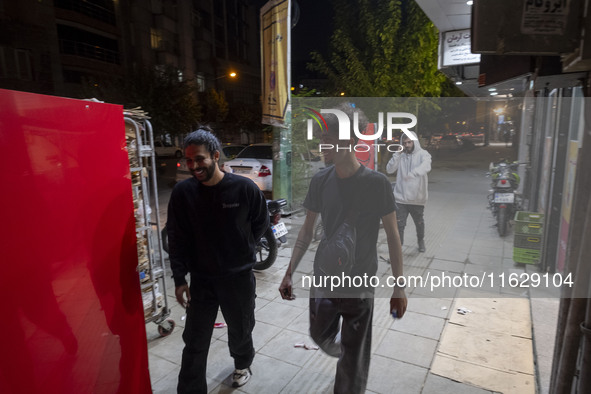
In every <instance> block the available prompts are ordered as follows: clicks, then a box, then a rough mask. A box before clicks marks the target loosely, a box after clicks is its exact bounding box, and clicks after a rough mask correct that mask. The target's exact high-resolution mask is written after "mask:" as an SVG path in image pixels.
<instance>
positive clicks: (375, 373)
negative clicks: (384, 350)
mask: <svg viewBox="0 0 591 394" xmlns="http://www.w3.org/2000/svg"><path fill="white" fill-rule="evenodd" d="M426 375H427V369H426V368H422V367H419V366H416V365H411V364H406V363H403V362H401V361H397V360H392V359H390V358H387V357H382V356H376V355H374V356H372V358H371V363H370V367H369V379H368V382H367V389H368V390H370V391H373V392H376V393H384V394H385V393H404V394H413V393H417V394H419V393H421V388H422V387H423V383H424V382H425V377H426Z"/></svg>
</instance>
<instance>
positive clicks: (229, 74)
mask: <svg viewBox="0 0 591 394" xmlns="http://www.w3.org/2000/svg"><path fill="white" fill-rule="evenodd" d="M236 77H238V73H237V72H236V71H230V72H229V73H228V74H226V75H222V76H219V77H216V78H215V80H218V79H222V78H232V79H233V78H236Z"/></svg>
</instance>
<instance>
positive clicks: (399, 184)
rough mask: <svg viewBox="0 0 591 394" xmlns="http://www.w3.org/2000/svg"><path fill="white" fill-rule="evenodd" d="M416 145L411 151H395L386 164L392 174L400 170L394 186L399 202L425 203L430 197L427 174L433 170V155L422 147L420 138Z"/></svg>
mask: <svg viewBox="0 0 591 394" xmlns="http://www.w3.org/2000/svg"><path fill="white" fill-rule="evenodd" d="M413 134H414V133H413ZM414 135H415V136H416V134H414ZM414 145H415V148H414V150H413V151H412V152H411V153H406V152H404V151H403V152H396V153H394V155H393V156H392V158H391V159H390V161H389V162H388V165H387V166H386V171H387V172H388V174H392V173H394V172H396V171H397V170H398V174H397V175H396V186H394V197H395V198H396V202H397V203H400V204H409V205H425V204H426V203H427V198H428V190H427V188H428V182H429V181H428V178H427V174H428V173H429V171H431V155H430V154H429V152H427V151H426V150H424V149H423V148H421V143H420V142H419V140H416V141H414Z"/></svg>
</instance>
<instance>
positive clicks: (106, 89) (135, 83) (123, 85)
mask: <svg viewBox="0 0 591 394" xmlns="http://www.w3.org/2000/svg"><path fill="white" fill-rule="evenodd" d="M83 95H84V97H96V98H97V99H99V100H101V101H105V102H109V103H113V104H121V105H123V106H124V107H125V108H131V107H137V106H140V107H141V108H142V109H143V110H144V111H146V112H147V113H148V115H149V116H150V122H151V123H152V127H153V128H154V132H155V134H166V133H170V134H173V135H174V134H183V133H187V132H189V131H191V130H194V128H195V126H196V125H197V124H198V123H199V121H200V119H201V107H200V105H199V103H198V101H197V98H196V95H195V84H194V81H192V80H182V79H181V78H180V76H179V72H178V70H177V69H175V68H174V67H172V66H165V67H159V68H147V67H139V68H138V69H136V70H131V71H129V72H128V73H127V75H126V76H125V77H124V78H112V77H104V78H97V79H92V80H87V81H85V83H84V84H83Z"/></svg>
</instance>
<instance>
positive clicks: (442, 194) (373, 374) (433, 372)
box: [146, 169, 555, 394]
mask: <svg viewBox="0 0 591 394" xmlns="http://www.w3.org/2000/svg"><path fill="white" fill-rule="evenodd" d="M484 172H485V170H481V169H461V170H457V169H434V170H433V171H432V173H431V175H430V186H429V187H430V189H429V193H430V195H429V203H428V205H427V208H426V211H425V218H426V227H427V234H426V244H427V252H426V253H418V252H417V246H416V237H415V236H414V234H413V232H414V225H413V224H412V220H410V218H409V225H408V226H407V235H406V239H407V244H406V245H404V247H403V255H404V265H405V275H406V276H408V275H419V276H422V277H423V278H426V276H427V275H437V274H439V275H442V274H448V275H463V274H464V273H465V274H468V275H477V276H479V277H481V275H482V274H483V273H484V274H489V273H494V274H495V275H496V274H497V273H500V272H502V271H503V270H505V271H506V272H516V273H521V272H525V271H531V270H532V269H535V268H533V267H523V266H521V267H517V266H515V265H514V263H513V261H512V235H511V234H510V235H508V236H507V237H506V238H505V239H502V238H500V237H499V236H498V234H497V232H496V228H495V227H494V221H493V218H492V215H491V214H490V211H488V210H486V209H485V207H486V205H487V204H486V203H487V201H486V195H487V191H488V187H489V180H488V179H487V178H485V177H484ZM302 220H303V218H302V217H301V216H295V217H292V218H290V219H286V223H287V224H288V227H289V229H290V240H291V243H293V240H295V237H296V236H297V231H298V229H299V225H300V224H301V222H302ZM315 247H316V244H312V247H311V248H310V251H309V252H308V253H307V255H306V256H305V258H304V260H303V261H302V263H301V264H300V266H299V267H298V270H297V271H298V273H300V274H307V273H310V272H311V269H312V259H313V253H314V249H315ZM378 253H379V255H380V256H383V257H385V258H387V247H386V242H385V234H384V233H383V231H382V232H381V233H380V238H379V243H378ZM290 254H291V249H290V244H289V243H288V244H287V245H285V246H284V247H283V248H282V249H281V250H280V256H279V258H278V260H277V262H276V263H275V264H274V266H272V267H271V268H269V269H268V270H266V271H262V272H257V273H256V278H257V295H258V298H257V306H256V319H257V323H256V327H255V330H254V334H253V335H254V344H255V349H256V351H257V355H256V358H255V360H254V363H253V365H252V370H253V377H252V379H251V381H250V382H249V383H248V384H246V385H245V386H244V387H242V388H240V389H232V388H231V387H230V385H229V382H230V380H229V379H230V375H231V373H232V371H233V361H232V358H231V357H230V355H229V351H228V347H227V336H226V330H225V329H216V330H214V337H213V338H212V343H211V348H210V354H209V364H208V371H207V376H208V387H209V389H210V392H212V393H218V392H230V391H235V392H241V393H253V394H254V393H256V394H259V393H330V392H332V386H333V384H334V373H335V368H336V360H335V359H333V358H331V357H329V356H327V355H325V354H324V353H323V352H322V351H320V350H305V349H303V348H295V347H294V344H296V343H307V344H313V342H312V340H311V339H310V338H309V336H308V298H307V291H306V290H305V289H300V290H297V292H296V294H297V296H298V298H297V299H296V300H295V301H292V302H288V301H284V300H282V299H281V298H280V296H279V292H278V290H277V288H278V286H279V283H280V281H281V278H282V277H283V274H284V272H285V269H286V267H287V264H288V261H289V257H290ZM388 274H389V265H388V264H386V263H385V262H384V261H383V260H380V263H379V270H378V275H380V276H381V275H388ZM296 280H297V277H296ZM464 291H465V290H458V289H456V288H451V289H447V290H446V291H443V292H437V293H433V292H431V291H430V290H429V289H427V288H419V287H416V288H412V287H411V288H408V290H407V294H408V296H409V307H408V312H407V314H406V315H405V317H404V318H403V319H401V320H397V321H394V320H393V319H392V318H391V316H390V315H389V313H388V309H389V307H388V299H386V298H376V300H375V310H374V329H373V342H372V361H371V368H370V377H369V383H368V387H367V388H368V392H370V393H405V394H406V393H425V394H429V393H491V392H505V393H512V392H513V393H520V394H521V393H528V392H531V393H534V392H535V390H536V388H535V381H536V375H535V373H534V365H533V364H534V358H533V350H532V335H531V332H532V331H531V318H530V312H529V310H530V306H529V303H530V301H529V297H528V295H527V294H526V293H524V292H523V291H521V290H520V291H514V290H512V289H509V288H500V287H498V286H495V288H494V289H488V290H487V293H486V294H483V293H477V295H476V298H474V293H465V292H464ZM167 292H168V299H169V306H171V307H172V314H171V318H172V319H174V320H175V321H176V323H177V327H176V329H175V330H174V332H173V333H172V334H171V335H170V336H168V337H166V338H160V337H159V336H158V333H157V327H156V326H155V325H154V324H148V325H147V326H146V329H147V332H148V347H149V355H150V374H151V378H152V386H153V389H154V392H155V393H174V392H176V383H177V376H178V371H179V364H180V356H181V351H182V347H183V344H182V339H181V334H182V328H183V320H182V315H183V311H182V309H181V308H180V307H179V306H178V304H177V303H176V300H175V299H174V289H173V287H172V283H170V286H169V287H168V291H167ZM506 295H511V296H512V297H513V298H505V297H503V296H506ZM495 300H496V301H495ZM511 300H514V301H513V302H511ZM493 301H494V302H498V304H499V305H503V307H502V313H496V314H494V316H493V313H491V309H490V308H494V305H493V306H492V307H491V304H493V303H494V302H493ZM507 302H509V304H507ZM506 305H515V308H507V307H506ZM517 305H518V306H519V307H517ZM459 306H463V307H466V308H467V309H469V310H470V311H471V312H469V313H467V314H466V315H459V314H458V313H457V311H456V308H457V307H459ZM553 318H555V316H553ZM219 321H223V318H222V317H221V314H220V316H219ZM548 324H549V325H550V326H551V325H552V323H551V321H550V322H549V323H548ZM516 327H518V328H519V330H517V329H516ZM516 330H517V331H516ZM528 333H529V335H528ZM501 334H502V335H501ZM462 335H463V336H464V337H465V341H461V340H459V339H461V336H462ZM516 344H518V345H519V346H520V347H518V348H515V347H514V346H516ZM550 354H551V353H550ZM474 371H475V372H474ZM499 376H501V377H502V376H504V377H505V379H504V381H503V385H499V384H496V383H491V382H494V381H496V380H497V379H498V378H499ZM508 376H510V377H511V379H508V378H507V377H508ZM512 382H513V383H512Z"/></svg>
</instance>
